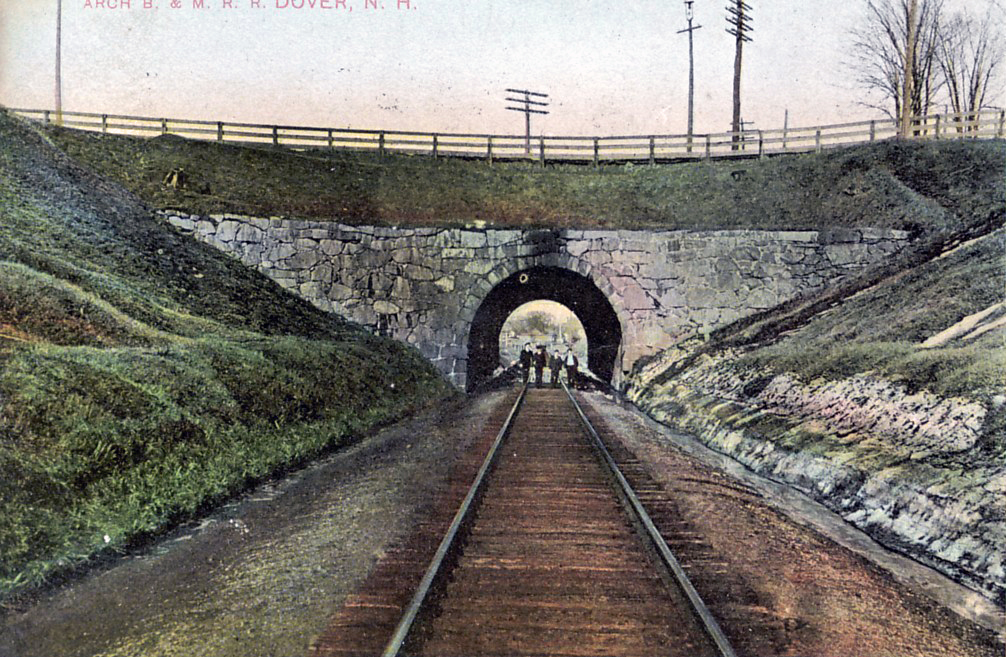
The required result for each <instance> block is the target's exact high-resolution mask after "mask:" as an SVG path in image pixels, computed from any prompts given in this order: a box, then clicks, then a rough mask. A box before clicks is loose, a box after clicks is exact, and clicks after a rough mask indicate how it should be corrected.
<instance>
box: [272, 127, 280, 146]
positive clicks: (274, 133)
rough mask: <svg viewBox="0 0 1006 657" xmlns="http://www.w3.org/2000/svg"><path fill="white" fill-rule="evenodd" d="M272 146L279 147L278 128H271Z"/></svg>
mask: <svg viewBox="0 0 1006 657" xmlns="http://www.w3.org/2000/svg"><path fill="white" fill-rule="evenodd" d="M272 145H273V146H279V126H276V125H274V126H273V127H272Z"/></svg>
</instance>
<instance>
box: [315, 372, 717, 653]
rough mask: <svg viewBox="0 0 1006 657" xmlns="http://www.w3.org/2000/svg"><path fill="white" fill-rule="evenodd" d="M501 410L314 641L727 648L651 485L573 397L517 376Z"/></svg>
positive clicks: (542, 649)
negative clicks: (655, 517)
mask: <svg viewBox="0 0 1006 657" xmlns="http://www.w3.org/2000/svg"><path fill="white" fill-rule="evenodd" d="M498 415H499V413H498ZM500 424H502V428H501V429H500V430H499V431H498V433H496V434H495V436H491V437H490V436H484V437H483V439H482V440H481V441H479V442H480V444H479V445H477V449H472V450H469V454H468V455H466V457H464V458H462V459H461V461H460V463H459V464H458V466H457V467H456V468H455V472H454V474H453V475H452V477H451V479H450V481H449V483H448V485H447V486H446V487H445V488H444V489H443V490H442V491H440V493H439V494H438V495H437V496H436V499H434V500H432V501H431V503H430V513H429V515H428V517H427V518H426V520H425V521H424V522H423V523H421V525H420V526H419V528H418V529H417V531H416V533H415V534H414V535H413V536H412V537H410V539H409V540H408V541H407V542H405V543H404V544H403V545H402V547H400V548H398V549H396V550H394V551H393V552H391V553H389V554H388V555H386V556H385V558H384V559H382V560H381V562H380V563H379V564H378V566H377V567H376V569H375V572H374V573H373V574H372V575H371V576H370V578H369V579H368V580H367V582H366V584H365V585H364V587H363V589H362V590H361V591H360V592H358V593H357V594H355V595H354V596H352V597H351V598H350V599H349V600H348V601H347V603H346V604H345V605H344V606H343V608H342V609H341V610H340V612H339V613H338V614H336V616H335V617H334V618H333V620H332V622H331V624H330V626H329V628H328V630H327V632H326V633H325V634H324V635H323V636H322V637H321V638H320V639H319V641H318V642H317V643H316V644H315V646H314V647H313V649H312V654H313V655H318V656H320V655H379V654H383V655H385V656H387V657H391V656H394V655H445V656H446V655H464V656H472V655H507V656H511V655H569V656H574V655H584V656H587V655H590V656H594V655H620V656H630V655H631V656H635V655H639V656H643V655H646V656H650V655H671V656H673V655H682V656H685V655H687V656H688V657H697V656H703V655H710V656H719V657H733V656H734V651H733V649H732V648H731V647H730V645H729V643H728V641H727V639H726V637H725V636H724V635H723V632H722V631H721V630H720V628H719V626H718V625H717V623H716V621H715V620H714V619H713V618H712V616H711V615H710V614H709V611H708V609H707V608H706V607H705V605H704V604H703V602H702V601H701V599H700V598H699V596H698V594H697V593H696V592H695V589H694V587H692V585H691V583H690V582H689V581H688V578H687V576H686V574H685V572H684V570H683V569H682V568H681V566H680V565H679V564H678V562H677V560H676V559H675V557H674V556H673V554H671V551H670V549H669V548H668V547H667V544H666V543H665V542H664V539H663V538H661V536H660V533H659V532H658V531H657V529H656V527H655V526H654V524H653V522H652V521H651V519H650V517H649V515H648V514H647V512H646V510H645V509H644V508H643V504H642V502H640V498H643V499H652V500H655V501H659V494H660V490H659V487H658V486H656V485H655V484H652V482H650V483H647V482H646V481H645V480H644V481H640V480H639V478H638V477H635V476H634V477H633V478H634V480H635V481H636V485H637V488H638V489H639V490H638V492H637V491H635V490H633V489H632V487H630V485H629V483H628V481H627V480H626V478H625V476H623V474H622V473H621V471H620V470H619V468H618V465H617V464H616V463H615V459H614V458H613V457H612V456H611V454H610V452H609V451H608V449H607V447H606V446H605V445H604V443H603V441H602V440H601V439H600V437H599V436H598V434H597V432H596V431H595V430H594V428H593V427H592V426H591V424H590V422H589V420H588V419H587V416H586V415H585V414H584V413H583V411H582V410H581V409H580V407H579V405H578V404H577V402H576V400H575V398H574V397H573V395H571V394H569V393H568V392H567V391H566V390H551V389H548V390H543V389H524V390H521V392H520V393H519V394H517V398H516V400H515V401H514V403H513V405H512V407H511V408H510V409H509V414H508V415H507V417H506V419H505V421H503V419H502V418H500V417H497V418H496V424H495V425H494V426H500ZM476 454H477V455H478V456H475V455H476ZM476 469H477V473H476V474H475V476H474V483H472V480H473V477H472V472H473V471H475V470H476Z"/></svg>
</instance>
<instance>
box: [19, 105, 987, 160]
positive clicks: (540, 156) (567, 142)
mask: <svg viewBox="0 0 1006 657" xmlns="http://www.w3.org/2000/svg"><path fill="white" fill-rule="evenodd" d="M9 111H11V112H13V113H15V114H17V115H20V116H23V117H25V118H28V119H32V120H36V121H41V122H43V123H54V122H56V121H57V115H56V112H54V111H52V110H35V109H15V108H11V109H10V110H9ZM59 120H60V121H61V123H62V125H64V126H67V127H71V128H79V129H83V130H91V131H97V132H103V133H109V134H120V135H133V136H151V135H158V134H160V135H167V134H171V135H178V136H181V137H187V138H190V139H201V140H208V141H218V142H226V143H236V144H265V145H273V146H284V147H288V148H294V149H301V150H305V149H342V150H364V151H374V152H378V153H380V154H381V155H384V154H386V153H408V154H422V155H431V156H433V157H463V158H469V159H476V158H478V159H486V160H488V161H489V162H492V161H493V160H532V161H537V162H540V163H541V164H542V165H544V164H545V163H546V161H551V162H581V163H593V164H594V165H595V166H597V165H599V164H601V163H616V162H650V163H655V162H668V161H677V160H693V159H708V158H738V157H739V158H744V157H748V158H749V157H765V156H769V155H778V154H783V153H805V152H812V151H818V152H820V151H822V150H824V149H828V148H835V147H839V146H852V145H855V144H863V143H868V142H871V141H877V140H881V139H889V138H891V137H895V136H897V135H898V125H897V123H896V122H895V121H894V120H893V119H881V120H875V121H858V122H855V123H839V124H833V125H822V126H813V127H808V128H783V129H776V130H745V131H743V132H737V133H734V132H722V133H716V134H702V135H692V136H691V137H689V136H688V135H626V136H614V137H591V136H551V135H546V136H538V137H532V138H531V140H530V142H529V143H528V142H526V141H525V137H524V136H523V135H487V134H467V133H433V132H410V131H405V130H355V129H350V128H318V127H306V126H288V125H267V124H260V123H232V122H223V121H197V120H191V119H168V118H149V117H140V116H126V115H121V114H96V113H92V112H63V113H62V114H61V116H60V117H59ZM1004 129H1006V111H1004V110H984V111H980V112H964V113H958V114H935V115H930V116H922V117H916V118H913V119H912V123H911V129H910V131H909V132H910V135H909V138H912V139H992V138H1003V136H1004Z"/></svg>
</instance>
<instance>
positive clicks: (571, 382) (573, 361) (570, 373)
mask: <svg viewBox="0 0 1006 657" xmlns="http://www.w3.org/2000/svg"><path fill="white" fill-rule="evenodd" d="M563 360H564V361H565V364H566V385H568V386H569V387H570V388H573V389H576V368H577V366H578V365H579V364H580V361H579V360H578V359H577V357H576V354H574V353H573V350H572V349H567V350H566V358H565V359H563Z"/></svg>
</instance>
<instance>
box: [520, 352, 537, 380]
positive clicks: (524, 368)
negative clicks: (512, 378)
mask: <svg viewBox="0 0 1006 657" xmlns="http://www.w3.org/2000/svg"><path fill="white" fill-rule="evenodd" d="M533 358H534V353H533V352H532V351H531V343H530V342H525V343H524V348H523V349H521V352H520V359H518V361H517V362H518V364H519V365H520V377H521V382H522V383H527V380H528V377H529V376H530V374H531V361H532V359H533Z"/></svg>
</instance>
